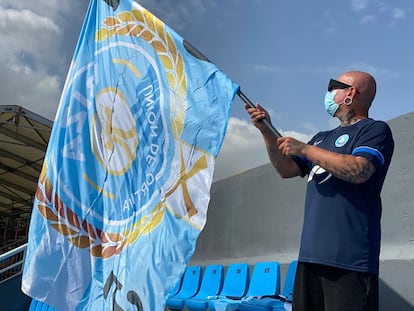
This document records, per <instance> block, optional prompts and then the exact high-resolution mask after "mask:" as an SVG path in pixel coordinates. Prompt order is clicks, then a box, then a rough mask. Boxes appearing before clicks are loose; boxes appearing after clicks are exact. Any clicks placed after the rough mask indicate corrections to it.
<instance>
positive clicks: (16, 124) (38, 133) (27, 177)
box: [0, 105, 53, 223]
mask: <svg viewBox="0 0 414 311" xmlns="http://www.w3.org/2000/svg"><path fill="white" fill-rule="evenodd" d="M52 125H53V122H52V121H50V120H48V119H46V118H44V117H42V116H40V115H38V114H35V113H33V112H30V111H28V110H26V109H25V108H23V107H20V106H11V105H7V106H2V105H0V223H1V222H5V219H6V218H8V217H13V218H23V219H24V218H26V219H28V218H30V214H31V210H32V207H33V198H34V195H35V192H36V187H37V181H38V178H39V174H40V171H41V169H42V164H43V159H44V156H45V152H46V148H47V144H48V142H49V137H50V133H51V130H52Z"/></svg>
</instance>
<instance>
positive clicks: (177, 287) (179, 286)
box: [167, 277, 183, 298]
mask: <svg viewBox="0 0 414 311" xmlns="http://www.w3.org/2000/svg"><path fill="white" fill-rule="evenodd" d="M182 282H183V278H182V277H181V278H180V279H179V280H178V282H177V283H176V284H175V286H174V287H173V289H172V290H171V291H170V293H169V294H168V297H167V298H170V297H173V296H175V295H177V294H178V292H179V291H180V289H181V283H182Z"/></svg>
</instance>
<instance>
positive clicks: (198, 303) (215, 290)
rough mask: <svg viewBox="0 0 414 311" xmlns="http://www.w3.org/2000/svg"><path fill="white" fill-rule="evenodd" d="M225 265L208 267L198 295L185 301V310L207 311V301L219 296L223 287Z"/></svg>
mask: <svg viewBox="0 0 414 311" xmlns="http://www.w3.org/2000/svg"><path fill="white" fill-rule="evenodd" d="M223 270H224V269H223V265H209V266H206V268H205V270H204V273H203V278H202V281H201V285H200V290H199V291H198V293H197V295H195V296H194V297H192V298H189V299H185V308H186V310H190V311H198V310H201V311H202V310H206V309H207V299H208V297H211V296H217V295H218V294H219V292H220V291H221V287H222V285H223V275H224V273H223Z"/></svg>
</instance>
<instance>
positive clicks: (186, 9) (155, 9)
mask: <svg viewBox="0 0 414 311" xmlns="http://www.w3.org/2000/svg"><path fill="white" fill-rule="evenodd" d="M138 2H139V3H140V4H141V5H142V6H143V7H145V8H146V9H147V10H149V11H151V13H153V14H154V15H155V16H157V17H158V18H160V19H161V20H162V21H163V22H165V23H166V24H167V25H169V26H174V27H173V28H174V30H175V31H177V32H178V33H180V31H182V30H183V29H185V28H186V27H191V25H190V23H191V21H193V22H194V21H197V20H199V19H200V18H203V17H204V13H205V11H206V8H205V4H204V2H203V1H202V0H187V1H185V0H183V1H176V0H163V1H157V0H155V1H154V0H142V1H138Z"/></svg>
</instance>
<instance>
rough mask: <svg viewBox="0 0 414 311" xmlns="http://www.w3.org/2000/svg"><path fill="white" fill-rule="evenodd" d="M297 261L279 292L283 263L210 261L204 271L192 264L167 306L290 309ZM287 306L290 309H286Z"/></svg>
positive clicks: (197, 309) (193, 309)
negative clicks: (225, 265)
mask: <svg viewBox="0 0 414 311" xmlns="http://www.w3.org/2000/svg"><path fill="white" fill-rule="evenodd" d="M296 266H297V261H296V260H294V261H292V262H291V263H290V264H289V267H288V271H287V273H286V277H285V280H284V285H283V290H282V292H280V264H279V263H278V262H258V263H256V264H255V265H254V266H253V271H252V273H251V277H250V271H249V269H250V266H249V264H247V263H234V264H230V265H229V266H228V267H227V271H226V273H225V274H224V267H223V265H208V266H206V267H205V269H204V273H202V267H201V266H189V267H187V269H186V271H185V272H184V275H183V277H182V278H181V280H180V281H179V282H178V284H177V285H176V286H175V288H174V289H173V290H172V291H171V293H170V295H169V297H168V299H167V302H166V308H167V309H169V310H189V311H201V310H212V311H213V310H226V311H228V310H240V311H243V310H257V311H259V310H262V311H280V310H287V309H288V308H289V305H290V303H291V302H292V298H293V297H292V293H293V283H294V279H295V273H296ZM285 306H286V307H287V309H285Z"/></svg>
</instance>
